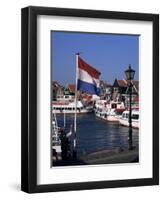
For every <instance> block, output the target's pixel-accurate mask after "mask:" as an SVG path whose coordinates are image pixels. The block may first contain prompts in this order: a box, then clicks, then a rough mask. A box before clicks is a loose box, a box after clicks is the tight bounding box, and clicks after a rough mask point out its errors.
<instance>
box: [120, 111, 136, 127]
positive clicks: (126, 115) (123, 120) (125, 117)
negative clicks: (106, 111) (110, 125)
mask: <svg viewBox="0 0 163 200" xmlns="http://www.w3.org/2000/svg"><path fill="white" fill-rule="evenodd" d="M131 116H132V127H133V128H139V111H138V110H132V114H131ZM128 120H129V111H128V110H126V111H124V112H123V113H122V117H121V118H120V119H119V123H120V124H121V125H123V126H129V122H128Z"/></svg>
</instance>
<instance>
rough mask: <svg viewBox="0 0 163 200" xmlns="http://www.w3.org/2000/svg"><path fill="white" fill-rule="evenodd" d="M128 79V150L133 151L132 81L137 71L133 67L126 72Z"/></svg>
mask: <svg viewBox="0 0 163 200" xmlns="http://www.w3.org/2000/svg"><path fill="white" fill-rule="evenodd" d="M125 74H126V79H127V82H128V89H129V118H128V122H129V138H128V148H129V150H132V149H133V145H132V86H133V85H132V82H131V81H132V80H133V79H134V75H135V70H133V69H132V68H131V65H129V68H128V69H127V70H126V71H125Z"/></svg>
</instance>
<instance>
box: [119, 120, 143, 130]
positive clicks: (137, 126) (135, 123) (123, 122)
mask: <svg viewBox="0 0 163 200" xmlns="http://www.w3.org/2000/svg"><path fill="white" fill-rule="evenodd" d="M119 123H120V124H121V125H122V126H126V127H129V122H128V119H119ZM132 128H136V129H139V122H138V121H134V120H132Z"/></svg>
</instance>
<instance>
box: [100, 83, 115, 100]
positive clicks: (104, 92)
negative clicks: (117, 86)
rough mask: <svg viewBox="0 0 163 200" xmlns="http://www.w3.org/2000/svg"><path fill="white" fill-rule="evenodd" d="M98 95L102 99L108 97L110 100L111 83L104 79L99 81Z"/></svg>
mask: <svg viewBox="0 0 163 200" xmlns="http://www.w3.org/2000/svg"><path fill="white" fill-rule="evenodd" d="M100 89H101V91H100V97H101V98H102V99H108V100H110V98H111V94H112V85H110V84H109V83H106V82H104V81H100Z"/></svg>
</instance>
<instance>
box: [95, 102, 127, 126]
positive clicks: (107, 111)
mask: <svg viewBox="0 0 163 200" xmlns="http://www.w3.org/2000/svg"><path fill="white" fill-rule="evenodd" d="M94 110H95V115H96V116H97V117H99V118H101V119H103V120H105V121H109V122H117V123H118V122H119V118H120V117H121V115H122V113H123V111H124V110H125V106H124V103H123V102H115V101H107V100H97V101H96V103H95V109H94Z"/></svg>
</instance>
